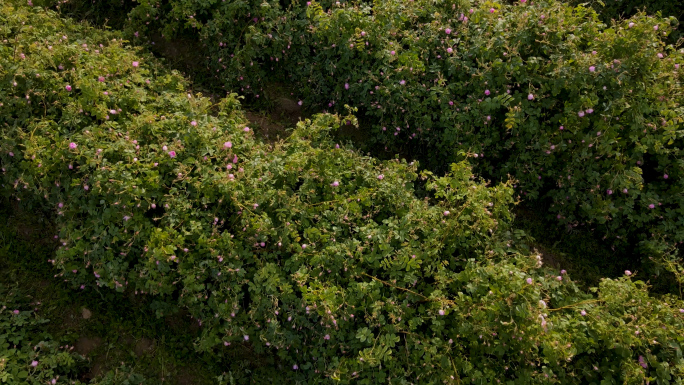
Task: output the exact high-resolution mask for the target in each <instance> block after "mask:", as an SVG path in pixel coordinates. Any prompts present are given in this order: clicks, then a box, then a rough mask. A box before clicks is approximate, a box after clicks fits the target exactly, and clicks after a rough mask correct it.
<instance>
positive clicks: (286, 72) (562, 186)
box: [128, 0, 684, 250]
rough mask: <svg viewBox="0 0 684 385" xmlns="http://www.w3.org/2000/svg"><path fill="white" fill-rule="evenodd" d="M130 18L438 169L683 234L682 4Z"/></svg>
mask: <svg viewBox="0 0 684 385" xmlns="http://www.w3.org/2000/svg"><path fill="white" fill-rule="evenodd" d="M284 4H285V3H284ZM130 17H131V20H130V22H129V27H128V30H129V31H130V32H131V34H135V36H138V38H139V39H146V36H147V35H149V34H152V33H154V32H155V31H160V30H162V31H163V33H162V34H163V35H164V36H174V34H175V35H176V36H177V35H179V34H180V35H182V36H195V37H197V38H198V40H199V41H200V42H201V43H202V44H203V45H204V49H203V50H202V53H203V55H204V57H205V60H206V67H207V70H208V71H209V72H210V73H212V74H213V76H215V77H216V79H217V80H218V81H223V82H224V84H225V85H224V87H225V88H226V89H232V90H237V91H239V92H241V93H243V94H246V95H248V96H251V97H252V98H256V97H259V96H262V95H263V93H264V83H265V82H273V81H286V82H289V83H291V84H293V85H295V88H296V89H297V90H299V95H298V96H299V97H300V98H301V100H302V101H303V105H304V106H305V107H307V108H310V109H314V110H321V109H324V110H331V111H340V110H341V109H342V108H343V106H344V105H345V104H353V105H355V106H357V107H359V108H360V109H361V116H363V118H364V121H367V122H368V126H369V132H368V134H369V135H370V137H371V138H372V139H374V140H375V143H376V144H377V145H379V146H381V147H384V148H385V149H387V150H388V151H402V152H403V153H411V154H414V155H415V156H416V157H418V158H420V159H421V160H422V161H423V162H424V163H425V164H426V165H427V167H428V168H429V169H432V170H445V169H446V168H447V165H448V164H449V163H450V162H452V161H457V160H461V159H462V158H463V157H462V156H459V153H461V152H465V153H467V154H468V156H469V157H470V158H471V160H472V161H473V163H474V165H475V166H476V172H478V173H479V174H481V175H486V176H490V177H495V178H497V179H499V180H505V179H506V177H507V175H509V174H510V175H512V176H514V177H515V178H516V179H517V180H518V181H519V184H518V185H517V186H516V189H517V190H516V191H517V193H518V194H520V196H522V197H523V198H524V199H526V200H528V201H530V202H533V201H536V202H542V203H544V204H545V205H547V206H548V207H549V208H550V212H551V213H550V215H552V216H553V217H554V218H556V219H557V221H558V222H559V224H561V225H566V226H579V225H584V224H588V225H591V226H592V227H594V226H597V227H598V228H599V229H600V231H601V232H602V233H603V234H605V235H606V236H607V237H608V241H609V242H615V243H621V242H623V241H625V240H627V241H628V242H630V243H631V244H633V245H635V244H637V243H639V242H642V245H643V246H648V247H647V248H648V249H652V248H662V247H673V246H676V245H680V244H681V242H682V241H684V222H682V218H684V212H682V211H681V210H682V207H684V202H682V201H681V191H682V189H683V188H684V186H683V185H682V178H681V175H682V169H681V164H680V163H679V162H678V161H677V159H679V158H681V156H682V142H681V133H680V131H681V125H682V115H683V110H682V106H681V100H682V92H681V79H682V71H681V70H680V68H679V67H680V65H681V64H682V63H683V62H684V59H683V58H682V52H681V51H680V50H678V49H677V47H673V46H667V45H666V44H665V43H666V39H667V38H668V36H669V35H670V34H671V33H672V31H673V28H674V27H675V26H676V24H677V21H676V20H675V19H673V18H669V19H667V18H661V17H651V16H646V15H644V14H637V15H635V16H633V17H632V18H630V19H628V20H624V21H620V22H617V23H616V24H614V25H606V24H603V23H602V22H601V21H599V19H597V15H596V13H595V12H594V11H593V10H591V9H590V8H584V7H582V6H579V7H571V6H568V5H565V4H562V3H559V2H557V1H536V2H534V4H528V3H527V2H515V3H514V4H504V3H497V2H480V3H477V4H472V5H471V4H470V3H468V2H463V1H451V0H450V1H446V0H445V1H438V2H433V1H414V2H404V1H384V2H377V3H374V4H370V3H368V2H358V3H348V2H341V3H340V2H335V3H333V2H328V1H324V2H320V3H319V2H315V1H314V2H292V3H286V5H283V4H281V3H280V2H262V3H259V4H258V5H257V4H256V3H254V4H248V3H244V2H206V1H196V0H174V1H170V2H166V3H164V4H163V5H162V4H160V3H158V2H154V1H142V2H141V4H140V5H139V6H138V7H137V8H136V9H134V10H133V11H132V13H131V15H130ZM146 34H147V35H146ZM646 42H647V43H646ZM654 240H656V241H654ZM653 242H655V243H656V245H653V244H651V245H647V243H653ZM647 248H644V250H646V249H647Z"/></svg>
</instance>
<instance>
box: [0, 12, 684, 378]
mask: <svg viewBox="0 0 684 385" xmlns="http://www.w3.org/2000/svg"><path fill="white" fill-rule="evenodd" d="M11 4H16V3H14V2H5V3H3V4H2V12H1V13H0V20H1V21H2V23H0V38H1V39H2V40H3V42H4V41H7V42H10V41H11V42H12V44H9V43H4V44H3V45H1V46H0V66H1V68H3V69H7V70H6V71H4V72H3V73H2V79H1V80H0V81H1V82H0V103H1V104H0V129H1V130H2V131H1V134H2V136H1V138H2V139H1V140H0V162H1V167H2V169H1V171H2V179H1V180H0V182H1V183H0V187H1V190H0V191H1V192H2V193H3V194H5V195H6V196H8V197H10V198H12V199H15V200H19V201H20V202H21V203H22V204H23V205H26V206H28V207H32V208H33V209H35V210H44V211H47V212H51V213H52V216H53V220H54V222H55V224H56V226H57V228H58V229H59V234H57V235H56V237H57V239H58V241H59V242H60V247H59V249H58V250H57V253H56V256H55V257H54V259H53V260H52V261H51V262H52V263H53V264H54V265H55V267H56V268H57V269H59V270H60V274H59V276H60V278H62V279H64V280H66V281H67V282H71V283H72V284H73V285H74V287H75V289H76V290H90V289H91V288H93V287H99V288H110V289H113V290H118V291H127V292H129V293H133V294H137V295H149V296H155V297H156V298H158V299H159V301H160V303H166V304H168V305H170V306H167V307H165V306H159V307H158V308H157V311H158V314H159V315H164V314H166V313H165V312H167V311H168V310H167V309H168V308H170V307H173V306H181V307H183V308H186V309H187V310H188V311H189V312H190V314H191V315H192V316H193V317H194V318H195V319H196V320H197V322H198V324H199V325H200V326H201V328H202V330H203V333H202V337H201V338H200V339H199V340H198V341H197V346H196V347H197V349H199V350H202V351H215V352H216V354H217V355H220V354H221V349H226V346H236V345H238V346H240V347H242V348H245V349H248V350H249V351H250V354H257V355H264V356H266V357H269V360H270V361H269V362H271V363H272V368H273V369H274V370H272V371H266V372H258V373H253V374H250V373H244V374H243V376H244V377H242V378H240V379H239V380H240V381H243V382H247V381H250V380H251V381H255V380H258V381H266V380H267V378H270V379H271V380H275V379H278V378H280V380H281V381H292V382H295V381H299V382H304V381H306V382H307V383H329V382H333V381H337V382H342V383H351V382H358V383H362V384H363V383H366V384H370V383H378V382H387V383H396V384H404V383H461V382H468V383H473V382H480V383H486V382H492V381H497V382H500V381H505V382H507V383H521V384H522V383H549V382H559V383H591V382H596V383H598V382H600V381H622V382H628V383H643V382H645V381H659V382H662V383H665V382H667V381H673V382H677V381H679V382H681V378H682V376H683V375H684V361H683V360H682V355H681V344H682V342H683V341H682V339H683V337H682V336H681V333H680V332H681V330H682V328H684V310H681V309H682V308H684V304H682V301H681V299H677V298H674V297H669V296H666V297H662V298H655V297H650V296H649V295H648V292H647V287H646V285H645V284H644V283H643V282H640V281H632V279H631V278H629V276H628V275H629V274H628V275H627V276H625V277H622V278H620V279H616V280H605V281H604V282H603V283H602V284H601V286H600V287H599V288H598V289H597V294H595V295H594V294H589V293H585V292H582V291H581V290H580V289H579V288H578V287H577V286H576V285H575V284H574V283H573V282H572V280H571V279H570V277H569V275H568V274H567V272H565V271H562V272H557V271H551V270H550V269H546V268H544V267H543V266H542V263H541V259H540V257H539V256H530V255H527V254H526V253H522V252H521V251H520V249H518V248H517V244H518V243H519V238H520V236H519V234H518V233H517V232H516V231H515V230H514V229H512V228H511V226H510V221H511V217H510V212H509V208H510V205H511V204H512V203H513V194H514V192H513V189H512V188H511V185H510V184H511V183H510V182H507V183H501V184H494V185H488V183H485V182H484V181H481V180H478V179H476V178H475V177H474V176H473V174H472V170H471V168H470V167H469V166H468V164H467V163H465V162H458V163H454V164H452V165H451V167H450V172H449V173H448V174H447V175H446V176H443V177H438V176H435V175H433V174H432V173H430V172H420V173H419V172H418V166H417V164H413V163H407V162H406V161H398V160H391V161H383V162H381V161H378V160H376V159H373V158H371V157H368V156H364V155H363V154H361V153H359V152H357V151H355V150H354V149H353V148H352V147H349V146H345V145H339V144H336V143H334V142H333V140H332V139H331V136H330V135H329V132H330V131H332V130H334V129H336V128H337V127H339V126H340V125H349V124H356V123H357V122H356V118H355V117H354V116H352V115H348V116H339V115H327V114H323V115H317V116H315V117H314V118H312V119H310V120H307V121H305V122H301V123H300V124H299V125H298V126H297V128H295V129H294V130H293V132H292V134H291V136H289V137H288V139H286V140H284V141H281V142H278V143H275V144H272V145H269V144H265V143H262V142H260V141H258V140H257V139H255V137H254V134H253V132H252V130H251V128H249V126H248V123H247V121H246V120H245V119H244V117H243V115H242V113H241V111H240V108H239V103H238V101H237V97H236V96H235V95H233V94H231V95H228V96H227V97H226V98H225V99H222V100H220V101H219V102H217V103H215V104H212V103H211V102H210V101H209V100H208V99H206V98H203V97H201V96H200V95H193V94H192V93H188V92H187V91H186V89H187V83H186V81H185V80H184V79H183V78H182V77H181V76H179V75H178V74H176V73H173V72H169V71H167V70H165V69H164V68H163V67H161V66H160V65H159V64H158V63H157V62H156V61H155V60H154V58H152V57H151V56H149V55H143V54H138V53H136V52H135V51H134V50H133V49H131V48H127V47H125V46H124V45H123V41H122V40H121V39H120V36H119V35H118V34H116V33H111V32H103V31H99V30H96V29H93V28H88V27H84V26H82V25H79V24H76V23H73V22H71V21H70V20H62V19H58V18H57V17H56V16H55V14H54V13H51V12H48V11H45V10H43V9H42V8H38V7H33V8H31V7H26V6H23V5H22V6H17V5H14V6H13V5H11ZM355 87H356V85H355ZM49 236H53V235H52V234H50V235H49ZM250 376H251V378H248V377H250ZM278 376H279V377H278Z"/></svg>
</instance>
